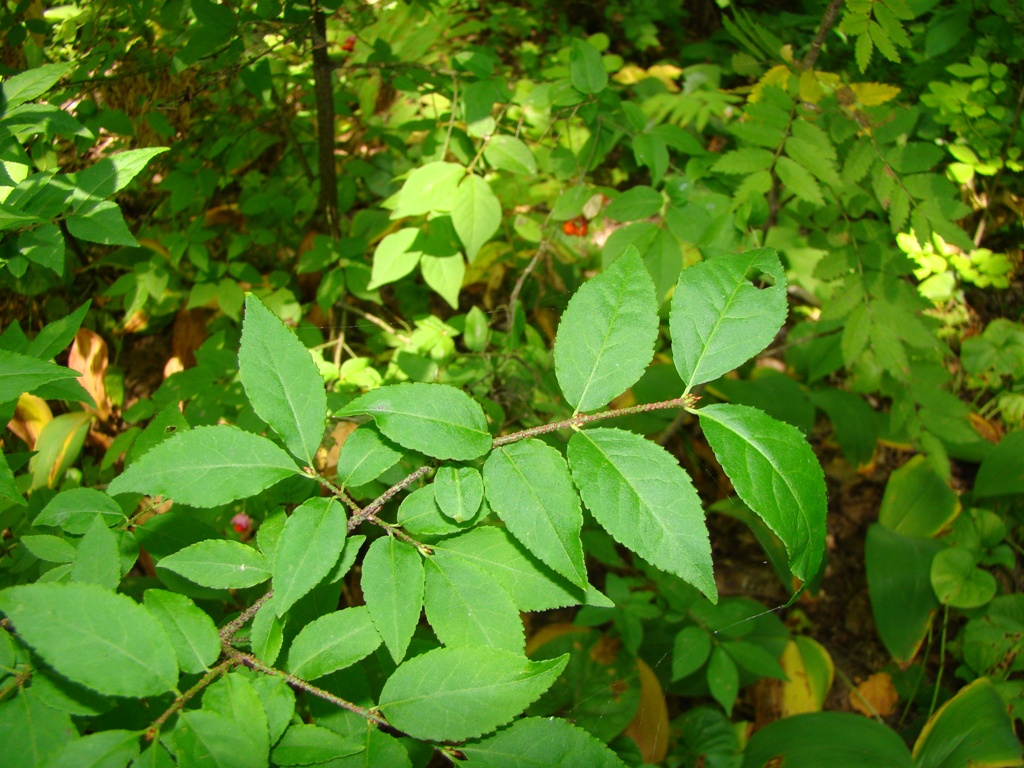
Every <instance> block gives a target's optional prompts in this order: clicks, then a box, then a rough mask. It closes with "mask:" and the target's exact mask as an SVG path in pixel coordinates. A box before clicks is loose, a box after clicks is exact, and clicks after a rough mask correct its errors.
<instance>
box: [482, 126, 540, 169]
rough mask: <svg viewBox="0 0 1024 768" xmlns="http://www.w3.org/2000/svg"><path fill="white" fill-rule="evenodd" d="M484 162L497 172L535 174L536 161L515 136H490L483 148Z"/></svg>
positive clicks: (523, 143) (527, 148) (524, 144)
mask: <svg viewBox="0 0 1024 768" xmlns="http://www.w3.org/2000/svg"><path fill="white" fill-rule="evenodd" d="M484 160H486V161H487V162H488V163H490V164H491V165H492V166H494V167H495V168H497V169H498V170H499V171H510V172H512V173H526V174H534V173H536V172H537V161H536V160H534V159H533V153H532V152H531V151H530V148H529V147H528V146H526V143H525V142H523V141H522V140H521V139H517V138H516V137H515V136H505V135H503V134H497V135H495V136H491V140H490V141H489V142H487V146H486V147H485V148H484Z"/></svg>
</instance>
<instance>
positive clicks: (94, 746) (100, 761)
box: [36, 730, 139, 768]
mask: <svg viewBox="0 0 1024 768" xmlns="http://www.w3.org/2000/svg"><path fill="white" fill-rule="evenodd" d="M138 754H139V734H138V732H136V731H123V730H110V731H100V732H99V733H90V734H88V735H87V736H83V737H82V738H80V739H72V740H64V741H63V742H62V743H61V747H60V749H59V751H58V752H57V754H56V755H54V756H53V757H51V759H50V760H49V762H47V763H45V765H47V766H63V765H74V766H76V768H104V767H105V766H114V765H128V764H129V763H130V762H131V761H132V760H133V759H135V757H136V756H137V755H138ZM36 765H40V763H36Z"/></svg>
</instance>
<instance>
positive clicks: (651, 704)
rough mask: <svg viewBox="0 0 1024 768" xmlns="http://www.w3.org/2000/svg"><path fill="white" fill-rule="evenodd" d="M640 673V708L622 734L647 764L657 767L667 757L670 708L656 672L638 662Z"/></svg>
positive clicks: (641, 660) (643, 663)
mask: <svg viewBox="0 0 1024 768" xmlns="http://www.w3.org/2000/svg"><path fill="white" fill-rule="evenodd" d="M636 668H637V671H638V672H639V673H640V706H639V707H638V708H637V711H636V717H634V718H633V721H632V722H631V723H630V724H629V725H628V726H626V730H624V731H623V732H622V733H623V735H625V736H629V737H630V738H631V739H633V741H635V742H636V745H637V746H638V747H639V748H640V754H641V755H643V758H644V762H645V763H650V764H651V765H656V764H658V763H660V762H661V761H662V760H664V759H665V755H666V754H668V736H669V725H668V707H667V706H666V704H665V692H664V691H662V689H661V683H659V682H658V677H657V676H656V675H655V674H654V671H653V670H652V669H651V668H650V667H649V666H647V664H646V662H644V660H643V659H637V660H636Z"/></svg>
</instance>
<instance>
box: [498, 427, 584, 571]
mask: <svg viewBox="0 0 1024 768" xmlns="http://www.w3.org/2000/svg"><path fill="white" fill-rule="evenodd" d="M484 481H485V483H486V485H487V499H488V501H489V502H490V505H491V509H493V510H494V511H495V512H497V513H498V516H499V517H500V518H501V519H502V521H503V522H504V523H505V526H506V527H507V528H508V530H509V531H510V532H511V533H512V535H513V536H515V537H516V538H517V539H519V541H520V542H521V543H522V544H523V546H525V547H526V548H527V549H529V550H530V551H531V552H532V553H533V554H534V555H536V556H537V557H538V558H540V559H541V560H542V561H544V563H546V564H547V565H548V566H549V567H551V568H552V569H553V570H555V571H556V572H558V573H560V574H561V575H562V576H565V578H567V579H569V581H571V582H572V583H573V584H575V585H576V586H577V587H579V588H580V589H586V587H587V569H586V566H585V565H584V563H583V545H582V543H581V541H580V531H581V530H582V528H583V510H582V509H581V508H580V499H579V496H578V495H577V494H576V489H575V488H574V487H573V484H572V477H571V476H570V475H569V468H568V467H567V466H566V463H565V459H564V458H562V454H561V453H559V452H558V450H556V449H555V448H552V447H551V446H549V445H547V444H546V443H543V442H541V441H540V440H524V441H522V442H519V443H513V444H512V445H508V446H502V447H501V448H498V449H496V450H494V451H492V452H491V455H490V456H488V457H487V461H486V462H485V463H484Z"/></svg>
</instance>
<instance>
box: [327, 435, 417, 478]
mask: <svg viewBox="0 0 1024 768" xmlns="http://www.w3.org/2000/svg"><path fill="white" fill-rule="evenodd" d="M401 458H402V452H401V451H399V450H398V449H397V448H396V447H395V446H394V445H393V444H392V443H391V442H389V441H388V440H385V439H384V438H383V437H381V434H380V432H379V431H378V430H377V429H375V428H374V426H373V424H363V425H362V426H361V427H359V428H358V429H356V430H355V431H354V432H352V433H351V434H350V435H349V436H348V437H347V438H345V442H344V444H343V445H342V446H341V451H340V452H339V453H338V483H339V484H340V485H341V486H342V487H343V488H347V487H349V486H356V485H365V484H366V483H368V482H370V481H371V480H376V479H377V478H378V477H380V476H381V475H382V474H383V473H384V472H387V471H388V470H389V469H391V468H392V467H393V466H395V464H397V463H398V460H399V459H401Z"/></svg>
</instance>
